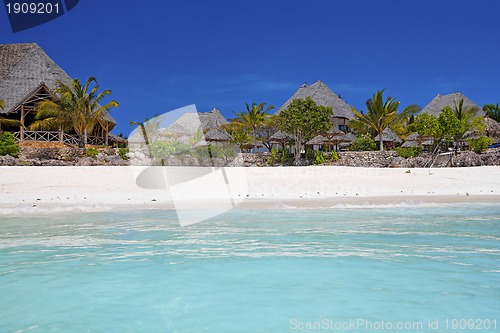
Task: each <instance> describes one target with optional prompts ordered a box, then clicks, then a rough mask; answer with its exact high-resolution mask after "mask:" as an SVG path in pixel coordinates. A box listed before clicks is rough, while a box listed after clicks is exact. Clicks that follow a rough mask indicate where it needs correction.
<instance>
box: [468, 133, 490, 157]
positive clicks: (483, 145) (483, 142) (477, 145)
mask: <svg viewBox="0 0 500 333" xmlns="http://www.w3.org/2000/svg"><path fill="white" fill-rule="evenodd" d="M467 143H468V144H469V147H470V148H471V149H472V150H473V151H474V152H475V153H478V154H479V153H482V152H483V151H485V150H486V149H488V146H490V145H492V144H493V139H492V138H490V137H487V136H481V137H479V138H471V139H468V140H467Z"/></svg>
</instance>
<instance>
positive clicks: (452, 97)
mask: <svg viewBox="0 0 500 333" xmlns="http://www.w3.org/2000/svg"><path fill="white" fill-rule="evenodd" d="M461 99H463V100H464V105H463V107H464V108H474V109H476V110H477V111H476V116H484V115H485V112H484V111H483V110H482V109H481V108H480V107H479V105H477V104H476V103H474V102H473V101H471V100H470V99H469V98H467V96H465V95H464V94H462V93H459V92H456V93H453V94H448V95H444V96H441V95H439V94H438V95H437V96H436V97H434V99H433V100H432V101H431V102H430V103H429V104H427V106H426V107H425V108H423V109H422V112H423V113H428V114H430V115H433V116H436V117H439V114H440V113H441V111H442V110H443V108H444V107H445V106H449V107H451V108H453V107H454V106H455V104H454V102H456V103H457V104H458V102H460V100H461Z"/></svg>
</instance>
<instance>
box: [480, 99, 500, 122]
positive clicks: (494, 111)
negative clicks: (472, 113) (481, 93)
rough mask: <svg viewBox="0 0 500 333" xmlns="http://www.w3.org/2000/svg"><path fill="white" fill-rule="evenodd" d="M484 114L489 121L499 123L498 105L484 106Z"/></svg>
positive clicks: (499, 112) (499, 108) (499, 109)
mask: <svg viewBox="0 0 500 333" xmlns="http://www.w3.org/2000/svg"><path fill="white" fill-rule="evenodd" d="M483 110H484V112H486V115H487V116H488V117H490V118H491V119H493V120H495V121H497V122H500V105H499V104H498V103H497V104H486V105H484V106H483Z"/></svg>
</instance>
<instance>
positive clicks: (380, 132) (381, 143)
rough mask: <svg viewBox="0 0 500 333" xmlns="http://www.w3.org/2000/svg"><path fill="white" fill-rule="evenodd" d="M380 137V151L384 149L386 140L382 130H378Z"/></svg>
mask: <svg viewBox="0 0 500 333" xmlns="http://www.w3.org/2000/svg"><path fill="white" fill-rule="evenodd" d="M378 139H379V142H380V144H379V148H380V151H384V140H383V138H382V131H379V132H378Z"/></svg>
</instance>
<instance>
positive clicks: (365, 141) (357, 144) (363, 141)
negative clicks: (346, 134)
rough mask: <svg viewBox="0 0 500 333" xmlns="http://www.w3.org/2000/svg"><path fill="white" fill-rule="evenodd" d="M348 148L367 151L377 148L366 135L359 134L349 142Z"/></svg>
mask: <svg viewBox="0 0 500 333" xmlns="http://www.w3.org/2000/svg"><path fill="white" fill-rule="evenodd" d="M350 150H353V151H368V150H377V144H376V143H375V141H373V139H372V138H370V137H369V136H368V135H366V134H365V135H360V136H358V137H357V138H356V140H354V141H353V143H351V147H350Z"/></svg>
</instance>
